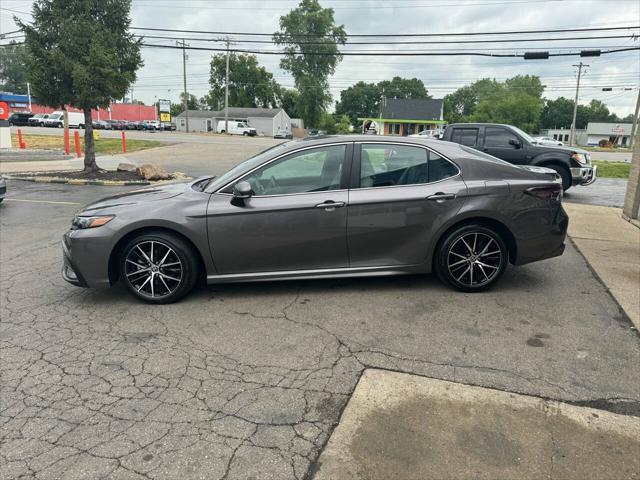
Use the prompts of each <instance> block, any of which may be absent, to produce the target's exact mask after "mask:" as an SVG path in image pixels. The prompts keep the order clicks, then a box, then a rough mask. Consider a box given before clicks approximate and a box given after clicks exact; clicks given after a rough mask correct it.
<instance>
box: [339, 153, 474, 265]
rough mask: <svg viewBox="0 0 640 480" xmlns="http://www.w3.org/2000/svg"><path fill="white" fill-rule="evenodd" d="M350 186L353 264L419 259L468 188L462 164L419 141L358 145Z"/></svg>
mask: <svg viewBox="0 0 640 480" xmlns="http://www.w3.org/2000/svg"><path fill="white" fill-rule="evenodd" d="M355 157H356V161H355V163H354V173H353V174H352V180H351V182H352V186H353V187H354V188H352V189H351V190H350V191H349V216H348V222H347V224H348V228H347V233H348V240H349V255H350V266H351V267H374V266H401V265H417V264H421V263H423V262H424V261H425V257H426V253H427V250H428V246H429V244H430V242H431V240H432V237H433V235H434V234H435V232H437V231H438V230H439V229H440V227H441V226H442V225H443V224H444V223H445V222H446V221H448V220H449V219H450V218H452V217H453V216H455V215H456V213H457V212H458V211H459V210H460V207H461V206H462V204H463V202H464V197H465V195H466V191H467V188H466V186H465V184H464V182H463V181H462V178H461V177H460V175H459V171H458V168H457V167H456V166H455V165H454V164H453V163H451V162H449V161H448V160H446V159H444V158H442V157H441V156H439V155H437V154H436V153H435V152H433V151H430V150H428V149H427V148H425V147H422V146H418V145H402V144H394V143H385V142H380V143H365V144H361V145H356V155H355Z"/></svg>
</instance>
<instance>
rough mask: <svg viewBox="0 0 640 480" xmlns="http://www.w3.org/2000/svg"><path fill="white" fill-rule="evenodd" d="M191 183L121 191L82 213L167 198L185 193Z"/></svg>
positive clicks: (99, 201) (90, 205)
mask: <svg viewBox="0 0 640 480" xmlns="http://www.w3.org/2000/svg"><path fill="white" fill-rule="evenodd" d="M190 185H191V183H172V184H169V185H162V186H160V187H151V188H142V189H140V190H132V191H130V192H125V193H119V194H117V195H112V196H110V197H105V198H102V199H100V200H98V201H97V202H93V203H90V204H89V205H87V206H86V207H84V208H83V209H82V210H81V213H87V214H92V213H93V212H95V211H97V210H107V209H110V208H115V207H122V206H126V205H134V204H137V203H143V202H157V201H160V200H166V199H168V198H173V197H176V196H178V195H181V194H183V193H184V192H186V191H187V190H188V189H189V188H190Z"/></svg>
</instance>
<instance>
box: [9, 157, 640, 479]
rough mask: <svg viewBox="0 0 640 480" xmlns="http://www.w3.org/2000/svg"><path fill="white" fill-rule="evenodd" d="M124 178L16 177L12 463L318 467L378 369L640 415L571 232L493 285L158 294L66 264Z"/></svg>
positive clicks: (401, 281)
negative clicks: (474, 290) (551, 251)
mask: <svg viewBox="0 0 640 480" xmlns="http://www.w3.org/2000/svg"><path fill="white" fill-rule="evenodd" d="M229 161H231V160H229ZM216 165H219V164H217V163H216ZM123 190H126V189H121V188H113V187H77V186H72V185H51V184H34V183H28V182H18V181H9V182H8V197H7V199H6V200H5V201H4V202H3V203H2V204H1V205H0V317H1V318H2V322H1V323H0V364H1V365H2V381H1V382H0V405H1V407H0V424H1V425H2V428H1V429H0V443H1V445H2V446H1V447H0V478H19V477H21V476H24V477H25V478H33V477H37V478H51V479H53V478H69V479H74V478H78V479H86V478H113V479H125V478H127V479H136V478H141V479H142V478H154V479H155V478H167V479H175V478H181V479H191V478H207V479H215V478H227V479H234V478H238V479H247V478H274V479H288V478H304V477H305V476H306V475H309V472H310V471H312V470H313V469H314V464H315V462H316V461H317V458H318V455H319V453H320V451H321V450H322V448H323V446H324V445H325V443H326V441H327V439H328V438H329V435H330V434H331V432H332V430H333V428H334V427H335V426H336V424H337V423H338V421H339V419H340V415H341V412H342V410H343V408H344V407H345V405H346V403H347V401H348V399H349V397H350V395H351V393H352V392H353V390H354V388H355V386H356V384H357V382H358V380H359V378H360V376H361V374H362V372H363V371H364V370H365V369H366V368H379V369H388V370H395V371H400V372H406V373H415V374H418V375H424V376H427V377H431V378H435V379H441V380H448V381H452V382H457V383H462V384H469V385H477V386H484V387H490V388H494V389H498V390H503V391H506V392H515V393H522V394H527V395H532V396H536V397H541V398H550V399H555V400H562V401H567V402H573V403H576V404H580V405H588V406H591V407H594V408H598V409H604V410H609V411H612V412H616V413H620V414H623V415H634V416H640V370H639V369H638V365H639V364H640V342H639V337H638V333H637V331H636V330H635V329H634V328H633V327H632V325H631V323H630V322H629V320H628V318H627V317H626V316H625V315H624V313H622V312H621V310H620V308H619V306H618V304H617V303H616V302H615V301H614V300H613V299H612V297H611V296H610V294H609V293H608V291H607V289H606V288H605V287H604V286H603V285H602V284H601V283H600V282H599V281H598V279H597V278H595V276H594V274H593V273H592V271H591V270H590V268H589V266H588V265H587V264H586V262H585V260H584V258H583V257H582V256H581V255H580V254H579V253H578V252H577V251H576V249H575V248H574V247H573V246H572V244H571V243H568V244H567V249H566V251H565V253H564V255H563V256H562V257H559V258H556V259H551V260H547V261H544V262H539V263H535V264H532V265H527V266H523V267H518V268H510V269H508V271H507V272H506V274H505V276H504V277H503V279H502V281H501V283H500V284H499V285H498V286H497V287H496V288H495V289H493V290H492V291H489V292H486V293H482V294H464V293H459V292H454V291H452V290H449V289H447V288H446V287H444V286H443V285H441V284H440V283H439V282H438V281H437V279H436V278H435V277H434V276H431V275H424V276H406V277H392V278H369V279H348V280H322V281H320V280H318V281H289V282H273V283H253V284H237V285H219V286H210V287H201V288H199V289H198V290H197V291H196V292H195V293H194V294H193V295H191V296H189V297H188V298H186V299H185V300H184V301H182V302H181V303H178V304H174V305H166V306H149V305H146V304H142V303H140V302H137V301H136V300H134V299H133V298H131V297H130V296H128V295H127V294H126V292H125V290H124V288H123V287H122V286H121V285H116V286H115V287H113V288H110V289H105V290H86V289H81V288H77V287H73V286H71V285H68V284H67V283H65V282H64V281H63V280H62V278H61V276H60V269H61V265H62V262H61V248H60V239H61V235H62V234H63V233H64V231H65V230H66V229H67V228H68V226H69V224H70V220H71V218H72V216H73V213H74V212H75V211H76V210H77V209H79V208H80V207H81V206H82V205H83V204H86V203H88V202H90V201H92V200H94V199H96V198H98V197H101V196H105V195H107V194H112V193H116V192H118V191H123Z"/></svg>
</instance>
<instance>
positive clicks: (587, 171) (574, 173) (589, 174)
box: [571, 165, 598, 186]
mask: <svg viewBox="0 0 640 480" xmlns="http://www.w3.org/2000/svg"><path fill="white" fill-rule="evenodd" d="M597 172H598V167H597V165H590V166H588V167H576V168H572V169H571V178H572V180H573V184H574V185H582V186H587V185H591V184H592V183H593V182H595V181H596V179H597Z"/></svg>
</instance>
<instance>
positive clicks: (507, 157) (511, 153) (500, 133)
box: [483, 127, 527, 165]
mask: <svg viewBox="0 0 640 480" xmlns="http://www.w3.org/2000/svg"><path fill="white" fill-rule="evenodd" d="M483 151H484V152H487V153H488V154H489V155H493V156H494V157H498V158H500V159H502V160H504V161H505V162H509V163H513V164H515V165H522V164H524V163H526V162H525V157H526V155H527V150H526V144H525V143H524V142H523V140H522V139H521V138H520V137H518V136H517V135H516V134H515V133H513V132H512V131H511V130H508V129H506V128H504V127H486V128H485V131H484V149H483Z"/></svg>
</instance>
